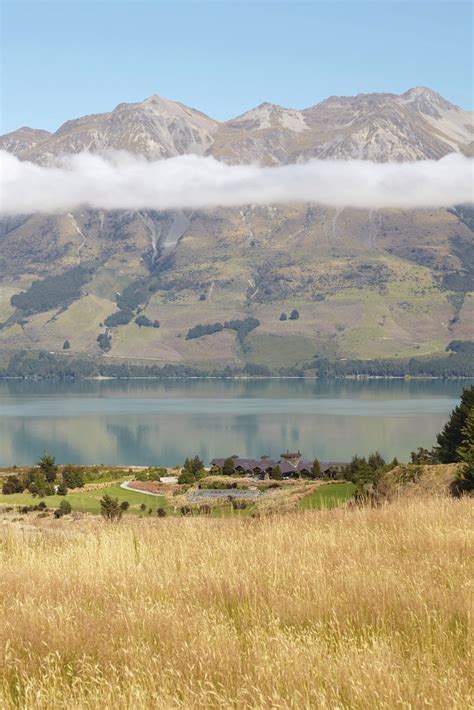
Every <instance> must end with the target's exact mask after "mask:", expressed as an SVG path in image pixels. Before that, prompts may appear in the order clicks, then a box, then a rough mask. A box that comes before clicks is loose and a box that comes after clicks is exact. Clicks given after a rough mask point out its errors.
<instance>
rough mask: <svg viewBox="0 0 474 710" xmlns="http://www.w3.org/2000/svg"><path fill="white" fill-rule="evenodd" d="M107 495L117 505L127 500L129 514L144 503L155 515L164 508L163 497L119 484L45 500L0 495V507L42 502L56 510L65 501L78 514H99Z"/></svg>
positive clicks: (23, 495) (27, 495) (138, 510)
mask: <svg viewBox="0 0 474 710" xmlns="http://www.w3.org/2000/svg"><path fill="white" fill-rule="evenodd" d="M106 493H107V494H108V495H109V496H112V497H113V498H118V501H119V503H121V502H122V501H124V500H127V501H128V502H129V503H130V508H129V510H128V512H129V513H135V514H137V513H141V510H140V505H141V504H142V503H145V505H146V507H147V511H148V509H149V508H151V509H152V511H153V513H156V509H157V508H166V507H167V504H166V498H165V497H164V496H150V495H146V494H144V493H138V492H135V491H129V490H126V489H124V488H120V483H111V484H110V486H107V487H104V488H96V489H95V490H91V491H80V492H77V493H75V492H74V491H69V493H68V494H67V496H57V495H54V496H46V497H45V498H41V499H40V498H33V496H32V495H31V494H30V493H13V494H12V495H0V505H36V504H37V503H39V502H40V500H43V501H44V502H45V503H46V505H47V506H48V508H58V507H59V505H60V504H61V501H62V500H67V501H69V503H70V504H71V506H72V509H73V510H76V511H79V512H80V513H100V499H101V498H102V497H103V496H104V495H105V494H106Z"/></svg>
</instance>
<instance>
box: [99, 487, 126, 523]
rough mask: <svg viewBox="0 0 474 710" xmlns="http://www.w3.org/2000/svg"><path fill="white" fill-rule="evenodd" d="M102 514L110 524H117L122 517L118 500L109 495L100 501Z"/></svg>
mask: <svg viewBox="0 0 474 710" xmlns="http://www.w3.org/2000/svg"><path fill="white" fill-rule="evenodd" d="M100 514H101V515H102V517H103V518H105V520H108V521H109V522H116V521H118V520H120V518H121V517H122V511H121V509H120V505H119V502H118V498H112V497H111V496H109V495H108V494H107V493H106V494H105V496H104V497H103V498H101V499H100Z"/></svg>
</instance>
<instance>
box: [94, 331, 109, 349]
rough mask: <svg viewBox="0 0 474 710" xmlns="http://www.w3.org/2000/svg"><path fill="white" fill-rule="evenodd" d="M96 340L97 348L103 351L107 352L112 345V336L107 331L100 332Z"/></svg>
mask: <svg viewBox="0 0 474 710" xmlns="http://www.w3.org/2000/svg"><path fill="white" fill-rule="evenodd" d="M97 342H98V344H99V348H100V349H101V350H103V351H104V352H108V351H109V350H110V348H111V347H112V338H111V337H110V335H109V334H108V333H100V335H98V336H97Z"/></svg>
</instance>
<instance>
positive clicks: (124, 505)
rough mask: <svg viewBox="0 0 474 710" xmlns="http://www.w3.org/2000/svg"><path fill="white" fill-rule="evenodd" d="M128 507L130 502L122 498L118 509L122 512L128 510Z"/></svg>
mask: <svg viewBox="0 0 474 710" xmlns="http://www.w3.org/2000/svg"><path fill="white" fill-rule="evenodd" d="M129 508H130V503H129V502H128V500H123V501H122V502H121V503H120V510H122V511H123V512H125V511H126V510H128V509H129Z"/></svg>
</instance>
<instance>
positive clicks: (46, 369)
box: [0, 321, 474, 380]
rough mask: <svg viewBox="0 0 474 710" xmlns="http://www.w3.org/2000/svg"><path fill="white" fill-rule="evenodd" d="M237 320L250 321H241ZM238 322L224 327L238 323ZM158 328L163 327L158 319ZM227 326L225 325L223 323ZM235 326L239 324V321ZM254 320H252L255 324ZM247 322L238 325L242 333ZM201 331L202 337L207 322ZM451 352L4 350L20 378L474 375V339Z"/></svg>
mask: <svg viewBox="0 0 474 710" xmlns="http://www.w3.org/2000/svg"><path fill="white" fill-rule="evenodd" d="M235 323H245V321H239V322H237V321H236V322H235ZM233 324H234V322H232V321H231V322H230V323H229V324H225V326H223V328H224V327H227V328H230V329H232V328H233ZM152 325H153V327H158V321H156V325H155V324H154V323H153V324H152ZM217 325H221V324H217ZM234 325H235V324H234ZM250 325H251V324H250ZM246 327H248V326H245V327H244V326H242V327H241V328H240V329H237V328H236V330H237V333H238V334H242V337H244V336H245V334H246ZM197 328H198V329H199V334H198V335H191V336H189V337H191V338H194V337H201V336H202V335H204V334H205V333H204V332H201V328H202V327H201V326H197ZM99 346H100V348H101V349H102V350H103V351H104V352H106V351H107V350H109V348H110V336H109V335H107V334H106V333H102V334H101V335H99ZM448 349H449V351H448V353H447V354H444V355H440V356H438V357H427V358H421V357H420V358H410V359H400V360H398V359H397V360H351V359H346V360H329V359H325V358H315V359H314V360H313V361H312V362H306V363H303V364H302V365H295V366H293V367H283V368H278V369H274V368H270V367H268V366H266V365H261V364H254V363H246V364H245V365H242V366H234V365H226V366H225V367H221V368H210V367H207V368H206V367H196V366H193V365H186V364H175V363H167V364H164V365H162V364H160V365H158V364H149V363H144V362H143V363H142V362H134V361H128V360H126V361H123V360H114V359H113V358H108V359H105V358H104V357H101V356H85V355H84V356H82V355H77V354H74V353H72V352H71V351H70V349H69V348H68V349H67V350H66V351H65V352H63V353H51V352H45V351H27V350H21V351H17V352H13V353H9V352H4V353H3V354H1V357H0V378H5V377H18V378H22V379H28V378H44V379H64V380H67V379H84V378H91V377H111V378H119V379H128V378H134V377H149V378H157V379H162V378H163V379H165V378H170V377H176V378H179V377H217V378H219V377H222V378H226V377H318V378H322V379H332V378H344V377H362V378H363V377H369V378H370V377H374V378H391V377H400V378H403V377H435V378H456V377H458V378H472V377H474V343H473V342H472V341H452V343H450V344H449V346H448Z"/></svg>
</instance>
